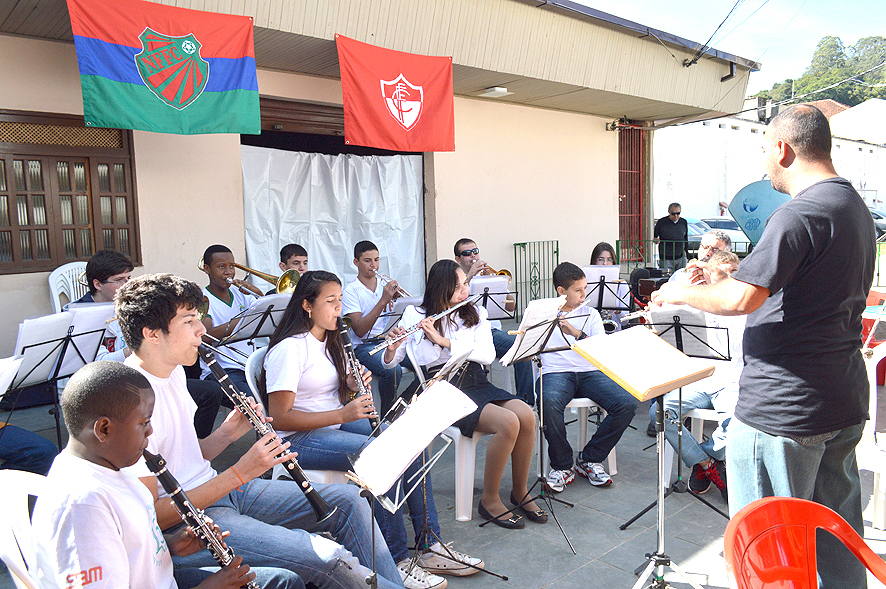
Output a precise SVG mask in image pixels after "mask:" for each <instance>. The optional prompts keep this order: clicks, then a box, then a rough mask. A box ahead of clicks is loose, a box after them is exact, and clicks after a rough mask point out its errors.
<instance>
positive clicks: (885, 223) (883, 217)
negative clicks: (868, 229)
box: [870, 209, 886, 238]
mask: <svg viewBox="0 0 886 589" xmlns="http://www.w3.org/2000/svg"><path fill="white" fill-rule="evenodd" d="M870 211H871V216H872V217H873V218H874V226H875V227H876V228H877V238H880V237H882V236H883V234H884V233H886V213H884V212H883V211H878V210H877V209H870Z"/></svg>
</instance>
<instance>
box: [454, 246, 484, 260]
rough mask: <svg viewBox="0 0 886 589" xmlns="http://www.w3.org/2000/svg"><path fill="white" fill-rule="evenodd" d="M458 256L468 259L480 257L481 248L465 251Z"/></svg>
mask: <svg viewBox="0 0 886 589" xmlns="http://www.w3.org/2000/svg"><path fill="white" fill-rule="evenodd" d="M458 255H459V256H461V257H463V258H467V257H468V256H470V255H474V256H478V255H480V248H478V247H475V248H474V249H472V250H464V251H462V252H459V253H458Z"/></svg>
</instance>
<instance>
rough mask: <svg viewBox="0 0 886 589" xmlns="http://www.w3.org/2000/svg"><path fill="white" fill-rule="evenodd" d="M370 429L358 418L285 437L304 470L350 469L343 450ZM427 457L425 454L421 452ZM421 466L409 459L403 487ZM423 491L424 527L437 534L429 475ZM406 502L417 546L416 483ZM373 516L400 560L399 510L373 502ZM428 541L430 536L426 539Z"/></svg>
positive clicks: (420, 527)
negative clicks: (425, 515)
mask: <svg viewBox="0 0 886 589" xmlns="http://www.w3.org/2000/svg"><path fill="white" fill-rule="evenodd" d="M371 431H372V427H371V426H370V425H369V420H367V419H360V420H358V421H354V422H351V423H345V424H342V426H341V428H340V429H330V428H320V429H315V430H311V431H307V432H298V433H296V434H293V435H291V436H287V438H286V441H288V442H290V443H291V444H292V446H291V447H290V450H291V451H293V452H297V453H298V462H299V464H301V466H302V468H306V469H308V470H340V471H343V472H344V471H348V470H351V469H352V467H351V463H350V462H349V461H348V458H347V454H353V453H356V452H358V451H359V450H360V449H361V447H362V446H363V445H364V444H365V443H366V438H367V437H368V436H369V434H370V433H371ZM425 457H426V458H427V456H425ZM421 466H422V461H421V459H418V460H416V461H415V462H413V463H412V464H411V465H410V466H409V468H407V469H406V472H405V473H404V474H403V479H402V483H403V485H404V488H408V487H405V486H406V485H407V480H408V479H409V478H410V477H411V476H412V475H413V474H414V473H415V472H416V471H418V470H419V469H420V468H421ZM425 481H426V483H425V484H426V491H425V493H426V494H427V511H428V528H429V529H430V531H431V532H433V533H434V534H436V535H437V537H438V538H439V537H440V523H439V520H438V519H437V507H436V505H435V504H434V490H433V488H432V487H431V478H430V477H427V478H426V479H425ZM395 494H396V487H395V488H394V489H391V490H390V491H388V492H387V493H386V494H385V495H386V496H387V497H388V498H389V499H391V500H394V498H395V497H394V496H395ZM406 505H407V506H408V507H409V517H410V519H411V520H412V529H413V531H414V532H415V543H416V546H421V545H422V544H423V543H424V542H425V538H424V535H423V534H422V532H423V531H424V502H423V499H422V488H421V487H418V488H417V489H415V491H414V492H413V493H412V494H411V495H410V496H409V497H408V498H407V499H406ZM375 517H376V520H377V521H378V526H379V528H381V532H382V535H383V536H384V537H385V541H386V542H387V544H388V549H389V550H390V551H391V556H392V557H393V558H394V562H400V561H401V560H403V559H404V558H407V557H408V556H409V549H408V548H407V546H406V526H405V524H404V523H403V512H402V511H400V510H398V511H397V513H391V512H390V511H388V510H387V509H385V508H384V507H382V506H381V505H380V504H378V503H376V508H375ZM429 543H430V544H433V543H434V540H431V541H429Z"/></svg>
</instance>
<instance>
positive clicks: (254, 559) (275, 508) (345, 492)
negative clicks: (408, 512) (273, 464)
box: [173, 479, 403, 589]
mask: <svg viewBox="0 0 886 589" xmlns="http://www.w3.org/2000/svg"><path fill="white" fill-rule="evenodd" d="M314 488H315V489H316V490H317V492H318V493H320V495H322V496H323V498H324V499H325V500H326V501H327V502H328V503H329V505H331V506H335V507H336V508H337V511H336V512H335V514H333V515H332V516H331V517H329V518H328V519H327V520H326V521H325V522H323V523H322V524H319V523H317V517H316V514H315V513H314V510H313V509H311V507H310V504H309V503H308V501H307V499H305V496H304V494H303V493H302V492H301V491H300V490H299V488H298V486H297V485H294V484H293V483H292V481H271V480H265V479H253V480H251V481H249V482H248V483H246V484H245V485H243V486H241V487H240V489H235V490H234V491H232V492H230V493H228V494H227V495H226V496H224V497H222V498H221V499H219V500H218V501H217V502H216V503H215V504H213V505H212V506H210V507H208V508H207V509H206V510H205V511H206V515H208V516H209V517H211V518H212V519H213V520H214V521H215V523H217V524H218V525H219V527H220V528H221V529H222V530H230V531H231V535H230V536H229V537H228V538H226V539H225V541H226V542H227V544H228V546H230V547H231V549H232V550H233V551H234V554H237V555H240V556H242V557H243V561H244V562H246V563H248V564H249V565H250V566H254V567H275V568H285V569H288V570H290V571H292V572H294V573H296V574H298V576H299V577H301V579H302V581H304V582H305V583H313V584H314V585H316V586H317V587H319V588H330V589H333V588H334V589H343V588H350V589H365V587H366V582H365V578H366V576H367V575H369V573H370V569H369V568H367V567H368V566H369V565H371V563H372V550H373V543H372V541H371V537H372V531H373V527H374V528H375V544H374V547H375V565H376V569H377V571H378V585H379V587H385V588H386V589H391V588H395V587H400V588H402V587H403V583H402V582H401V581H400V573H399V572H397V567H396V565H395V564H394V561H393V559H392V558H391V553H390V552H389V551H388V547H387V546H385V543H384V539H383V538H382V535H381V531H380V530H379V529H378V527H377V526H375V525H374V522H373V521H372V512H371V511H370V509H369V503H367V502H366V501H365V500H364V499H363V498H362V497H360V495H359V490H358V489H357V487H355V486H352V485H320V484H316V485H314ZM324 532H328V533H329V534H331V535H332V537H333V538H335V539H336V541H333V540H329V539H328V538H326V537H325V536H323V535H322V534H323V533H324ZM173 562H174V563H175V565H176V566H179V567H204V566H214V565H215V561H214V560H213V559H212V556H210V554H209V551H207V550H201V551H200V552H198V553H196V554H192V555H189V556H184V557H173ZM364 565H365V566H364Z"/></svg>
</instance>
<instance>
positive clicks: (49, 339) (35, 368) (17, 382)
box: [4, 311, 105, 450]
mask: <svg viewBox="0 0 886 589" xmlns="http://www.w3.org/2000/svg"><path fill="white" fill-rule="evenodd" d="M63 314H69V315H70V318H69V319H67V321H65V318H63V317H58V316H59V315H63ZM50 317H51V318H52V319H50V320H49V321H40V320H39V319H44V318H42V317H41V318H39V319H38V320H33V321H25V322H24V323H22V325H21V331H20V333H19V341H22V340H24V341H32V343H29V344H25V345H23V346H22V347H21V348H20V355H21V357H22V361H21V364H20V365H19V369H18V372H17V374H16V376H15V378H14V379H13V381H12V384H11V385H10V387H9V391H7V393H6V394H11V393H13V392H17V393H18V394H17V395H16V397H15V400H14V401H13V403H12V409H11V410H10V415H11V414H12V412H13V411H15V405H16V404H17V403H18V396H19V395H21V392H22V391H23V390H24V389H26V388H28V387H31V386H35V385H40V384H49V385H51V387H52V400H53V407H52V409H50V411H49V412H50V413H51V414H52V415H53V416H54V417H55V433H56V439H57V442H58V449H59V450H61V449H62V428H61V408H60V407H59V399H58V397H59V396H58V381H59V380H60V379H62V378H68V377H69V376H71V375H72V374H74V373H75V372H76V371H77V370H78V369H79V368H81V367H82V366H85V365H86V364H88V363H90V362H93V361H94V360H95V357H96V355H97V354H98V349H99V346H100V345H101V338H102V335H104V333H105V329H104V327H102V328H98V329H90V330H88V331H77V326H76V325H74V324H73V323H72V322H73V320H74V318H75V317H76V315H75V314H74V313H72V312H71V311H65V312H63V313H57V314H56V315H54V316H50ZM66 323H67V325H66ZM31 332H33V333H31ZM47 332H49V333H47ZM38 333H39V335H37V334H38ZM32 336H33V337H32ZM4 396H5V395H4Z"/></svg>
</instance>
